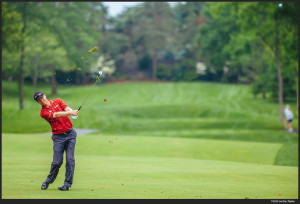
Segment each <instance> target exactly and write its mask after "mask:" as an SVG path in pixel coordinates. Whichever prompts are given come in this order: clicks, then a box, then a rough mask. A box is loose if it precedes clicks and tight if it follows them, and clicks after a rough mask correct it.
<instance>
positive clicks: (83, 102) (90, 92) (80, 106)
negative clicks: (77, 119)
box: [78, 81, 97, 111]
mask: <svg viewBox="0 0 300 204" xmlns="http://www.w3.org/2000/svg"><path fill="white" fill-rule="evenodd" d="M96 84H97V81H96V82H95V84H94V86H93V87H92V88H91V90H90V91H89V93H88V95H87V96H86V97H85V99H84V101H83V102H82V104H81V105H80V107H79V108H78V111H79V110H80V109H81V107H82V105H83V104H84V102H85V101H86V99H87V97H88V96H89V95H90V93H91V91H92V90H93V88H94V87H95V85H96Z"/></svg>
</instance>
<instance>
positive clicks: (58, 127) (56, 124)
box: [40, 98, 73, 134]
mask: <svg viewBox="0 0 300 204" xmlns="http://www.w3.org/2000/svg"><path fill="white" fill-rule="evenodd" d="M49 102H50V108H47V107H45V106H42V110H41V114H40V116H41V117H42V118H44V119H45V120H47V121H48V122H49V124H50V126H51V128H52V134H63V133H64V132H66V131H68V130H70V129H71V128H72V127H73V125H72V123H71V120H70V118H69V117H68V116H65V117H62V118H53V114H54V113H55V112H61V111H65V108H66V107H68V106H67V105H66V104H65V102H63V101H62V100H61V99H60V98H57V99H53V100H49Z"/></svg>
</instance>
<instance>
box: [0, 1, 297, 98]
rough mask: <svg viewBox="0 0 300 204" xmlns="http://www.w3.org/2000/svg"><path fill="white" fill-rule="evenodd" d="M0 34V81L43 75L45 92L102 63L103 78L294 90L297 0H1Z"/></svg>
mask: <svg viewBox="0 0 300 204" xmlns="http://www.w3.org/2000/svg"><path fill="white" fill-rule="evenodd" d="M25 28H26V29H25ZM2 34H3V36H2V73H3V74H2V79H4V80H18V79H19V78H22V77H24V78H25V82H26V81H28V82H32V83H33V87H34V89H36V86H37V83H38V82H46V83H49V84H51V85H52V87H53V93H56V83H57V82H58V83H66V79H65V76H75V77H73V78H72V82H70V83H73V84H84V83H88V82H90V81H89V80H90V77H91V76H93V73H95V71H96V70H97V69H98V68H99V60H102V61H101V63H102V64H101V66H104V65H105V63H106V62H110V63H109V65H108V64H106V65H107V66H108V67H111V68H112V69H110V70H111V79H149V78H153V79H160V80H169V81H197V80H202V81H203V80H204V81H216V82H224V83H247V84H252V85H251V86H252V91H253V94H254V95H257V94H262V96H263V97H267V96H271V97H273V98H274V99H276V98H278V97H282V99H283V100H284V101H287V100H289V98H295V97H296V96H297V94H298V90H297V89H298V86H297V84H298V3H297V2H285V3H283V5H282V7H279V6H278V4H277V3H276V2H186V3H180V2H178V3H175V4H172V6H170V4H169V3H168V2H144V3H140V4H138V5H137V6H135V7H131V8H127V9H126V10H125V11H123V12H122V13H121V14H119V15H117V16H116V17H110V16H109V14H108V8H107V7H105V6H104V5H103V4H102V3H101V2H3V3H2ZM94 46H99V50H98V52H97V54H96V55H94V57H90V59H89V61H90V63H83V61H82V57H87V55H86V54H87V51H88V50H89V49H91V48H92V47H94ZM22 47H23V49H22ZM74 68H75V70H74ZM77 68H80V71H78V70H79V69H77ZM108 69H109V68H108ZM20 72H21V73H22V74H21V75H20ZM51 82H52V83H51ZM19 83H20V85H22V83H23V81H22V80H21V79H19ZM20 97H21V95H20Z"/></svg>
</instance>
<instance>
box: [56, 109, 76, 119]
mask: <svg viewBox="0 0 300 204" xmlns="http://www.w3.org/2000/svg"><path fill="white" fill-rule="evenodd" d="M71 113H72V111H61V112H55V113H54V114H53V118H62V117H65V116H68V115H72V114H71Z"/></svg>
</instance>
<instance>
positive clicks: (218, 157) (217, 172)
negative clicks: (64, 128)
mask: <svg viewBox="0 0 300 204" xmlns="http://www.w3.org/2000/svg"><path fill="white" fill-rule="evenodd" d="M49 138H50V136H46V135H40V134H35V135H32V134H3V138H2V139H3V143H4V144H5V145H3V155H2V157H3V158H2V165H3V169H2V196H3V198H4V199H5V198H80V199H82V198H97V199H99V198H101V199H119V198H125V199H126V198H141V199H144V198H165V199H168V198H189V199H197V198H203V199H229V198H231V199H232V198H233V199H244V198H246V197H248V198H250V199H251V198H252V199H295V198H297V193H298V190H297V186H298V183H297V180H298V179H297V177H298V175H297V174H298V168H297V167H284V166H274V165H271V164H272V161H273V160H274V158H275V155H276V152H277V151H278V149H279V148H280V147H281V145H280V144H271V143H270V144H264V143H258V142H256V143H251V142H237V141H227V142H226V141H223V140H220V141H219V140H208V139H184V138H163V137H142V138H140V139H137V138H136V137H135V136H125V135H101V134H90V135H83V136H78V138H77V146H76V156H75V157H76V170H75V178H74V184H73V186H72V188H71V191H70V192H67V193H62V192H59V191H58V190H57V187H58V186H60V185H61V184H62V183H63V181H64V174H65V168H64V164H63V167H62V168H61V170H60V174H59V175H58V177H57V179H56V181H55V182H54V183H53V184H51V185H50V186H49V189H48V190H47V191H41V190H40V185H41V182H42V181H43V180H44V179H45V176H46V173H47V172H48V171H49V165H50V163H51V159H52V158H51V153H52V147H51V141H50V140H49ZM24 141H26V142H24ZM110 141H112V142H113V143H112V142H110ZM37 144H38V145H37Z"/></svg>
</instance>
